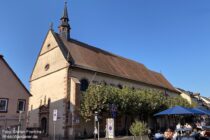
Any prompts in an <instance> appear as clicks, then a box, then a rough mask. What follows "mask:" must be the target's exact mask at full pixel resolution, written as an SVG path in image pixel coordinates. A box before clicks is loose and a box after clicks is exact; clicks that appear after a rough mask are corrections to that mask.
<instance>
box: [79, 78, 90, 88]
mask: <svg viewBox="0 0 210 140" xmlns="http://www.w3.org/2000/svg"><path fill="white" fill-rule="evenodd" d="M88 86H89V82H88V80H87V79H82V80H80V90H81V91H86V90H87V89H88Z"/></svg>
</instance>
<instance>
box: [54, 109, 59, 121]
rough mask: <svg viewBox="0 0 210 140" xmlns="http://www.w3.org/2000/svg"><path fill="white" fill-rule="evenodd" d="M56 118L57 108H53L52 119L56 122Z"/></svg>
mask: <svg viewBox="0 0 210 140" xmlns="http://www.w3.org/2000/svg"><path fill="white" fill-rule="evenodd" d="M57 119H58V110H57V109H54V110H53V121H54V122H56V121H57Z"/></svg>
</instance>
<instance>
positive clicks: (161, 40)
mask: <svg viewBox="0 0 210 140" xmlns="http://www.w3.org/2000/svg"><path fill="white" fill-rule="evenodd" d="M63 7H64V0H10V1H8V0H1V1H0V54H3V55H4V58H5V59H6V61H7V62H8V63H9V65H10V66H11V67H12V69H13V70H14V71H15V72H16V74H17V75H18V76H19V78H20V79H21V80H22V81H23V83H24V84H25V85H26V87H27V88H29V78H30V75H31V72H32V69H33V66H34V64H35V61H36V58H37V56H38V53H39V50H40V48H41V45H42V43H43V41H44V39H45V36H46V34H47V31H48V30H49V25H50V22H53V24H54V30H55V31H58V28H57V27H58V26H59V23H60V21H59V19H60V17H61V15H62V10H63ZM68 9H69V18H70V25H71V28H72V30H71V37H72V38H74V39H77V40H80V41H82V42H85V43H87V44H90V45H93V46H96V47H98V48H101V49H104V50H107V51H110V52H112V53H115V54H117V55H120V56H123V57H126V58H129V59H132V60H135V61H137V62H140V63H143V64H144V65H145V66H146V67H147V68H149V69H151V70H154V71H157V72H161V73H162V74H163V75H164V76H165V77H166V78H167V79H168V80H169V81H170V82H171V83H172V84H173V86H175V87H179V88H183V89H185V90H190V91H193V92H199V93H201V94H202V95H204V96H207V97H210V74H209V73H210V1H209V0H202V1H201V0H68Z"/></svg>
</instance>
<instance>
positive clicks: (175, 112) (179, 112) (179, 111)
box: [154, 106, 205, 116]
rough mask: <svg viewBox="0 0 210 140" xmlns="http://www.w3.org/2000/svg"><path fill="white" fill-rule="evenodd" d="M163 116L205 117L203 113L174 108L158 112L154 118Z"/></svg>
mask: <svg viewBox="0 0 210 140" xmlns="http://www.w3.org/2000/svg"><path fill="white" fill-rule="evenodd" d="M164 115H205V113H203V112H201V111H198V110H195V109H190V108H186V107H182V106H175V107H172V108H169V109H167V110H165V111H162V112H159V113H157V114H155V115H154V116H164Z"/></svg>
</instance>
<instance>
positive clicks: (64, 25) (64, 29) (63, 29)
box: [59, 2, 71, 40]
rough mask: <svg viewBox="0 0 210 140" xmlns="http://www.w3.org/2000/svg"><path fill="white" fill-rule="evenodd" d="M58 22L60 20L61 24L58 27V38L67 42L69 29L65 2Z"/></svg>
mask: <svg viewBox="0 0 210 140" xmlns="http://www.w3.org/2000/svg"><path fill="white" fill-rule="evenodd" d="M60 20H61V24H60V26H59V32H60V36H61V37H62V38H64V39H66V40H68V39H70V30H71V27H70V25H69V17H68V8H67V2H65V5H64V10H63V15H62V17H61V19H60Z"/></svg>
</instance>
